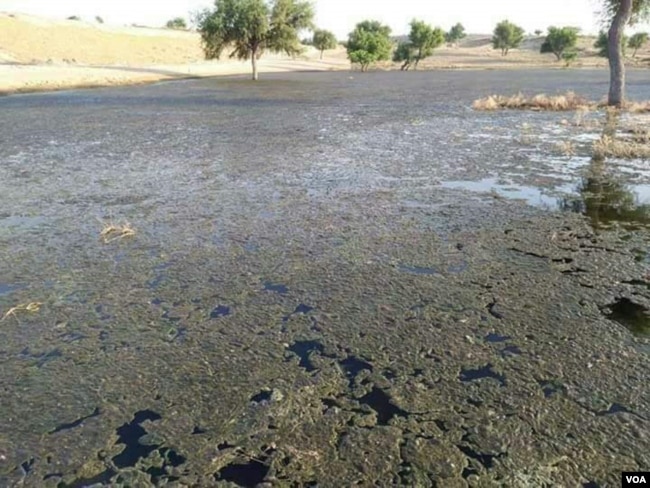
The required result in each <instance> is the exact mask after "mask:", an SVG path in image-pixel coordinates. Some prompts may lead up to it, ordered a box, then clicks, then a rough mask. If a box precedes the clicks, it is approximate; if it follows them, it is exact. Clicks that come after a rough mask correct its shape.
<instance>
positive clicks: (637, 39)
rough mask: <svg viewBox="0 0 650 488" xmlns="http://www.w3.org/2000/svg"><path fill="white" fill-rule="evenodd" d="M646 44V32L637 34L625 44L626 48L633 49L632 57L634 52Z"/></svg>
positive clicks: (634, 54) (634, 55)
mask: <svg viewBox="0 0 650 488" xmlns="http://www.w3.org/2000/svg"><path fill="white" fill-rule="evenodd" d="M646 42H648V33H647V32H637V33H636V34H634V35H633V36H632V37H630V40H629V41H628V43H627V47H629V48H630V49H634V52H633V53H632V57H633V58H634V57H636V52H637V51H638V50H639V49H640V48H642V47H643V45H644V44H645V43H646Z"/></svg>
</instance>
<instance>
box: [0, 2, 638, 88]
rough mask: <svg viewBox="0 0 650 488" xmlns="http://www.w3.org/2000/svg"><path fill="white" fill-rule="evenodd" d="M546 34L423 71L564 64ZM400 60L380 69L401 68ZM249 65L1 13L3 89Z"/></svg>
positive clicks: (592, 62) (158, 36)
mask: <svg viewBox="0 0 650 488" xmlns="http://www.w3.org/2000/svg"><path fill="white" fill-rule="evenodd" d="M593 41H594V39H593V38H582V39H581V41H580V42H581V45H580V51H581V53H580V58H579V60H578V62H576V63H575V66H576V67H597V66H602V67H605V66H606V61H605V60H604V59H603V58H600V57H598V56H596V54H595V52H594V50H593V48H592V44H593ZM541 42H542V39H541V38H530V39H528V40H527V41H525V43H524V44H523V45H522V47H521V49H515V50H513V51H511V53H510V54H509V55H508V56H506V57H503V56H501V54H500V52H499V51H495V50H494V49H492V47H491V45H490V36H489V35H473V36H469V37H468V38H467V39H465V40H464V41H463V42H462V43H460V45H458V46H444V47H441V48H439V49H437V50H436V52H435V54H434V55H433V56H432V57H430V58H428V59H426V60H425V61H423V62H422V63H421V64H420V66H421V68H422V69H439V68H451V69H494V68H518V67H534V66H539V67H542V66H543V67H549V68H550V67H557V68H561V67H563V64H562V63H558V62H557V61H556V60H555V57H554V56H553V55H552V54H544V55H542V54H539V46H540V45H541ZM649 55H650V53H649V52H648V50H645V51H643V52H639V55H638V58H637V60H635V61H634V63H633V64H636V65H645V66H648V59H649ZM395 67H396V66H395V65H394V64H393V63H384V64H381V65H379V66H378V67H377V68H378V69H394V68H395ZM349 68H350V65H349V63H348V61H347V59H346V56H345V51H344V50H343V49H342V48H339V49H337V50H335V51H328V52H326V54H325V57H324V59H323V60H320V59H319V54H318V53H317V52H316V51H315V50H313V49H311V50H308V51H307V52H306V53H305V55H304V56H301V57H300V58H298V59H291V58H288V57H283V56H278V55H265V56H264V58H263V59H262V60H261V62H260V71H261V72H262V73H264V72H277V71H297V70H335V69H349ZM249 72H250V65H249V63H248V62H239V61H232V60H228V59H226V60H223V61H205V60H204V59H203V52H202V50H201V44H200V38H199V36H198V34H197V33H195V32H187V31H174V30H169V29H153V28H142V27H115V26H108V25H104V24H97V23H89V22H83V21H73V20H53V19H44V18H39V17H33V16H28V15H23V14H10V13H2V12H0V94H2V93H14V92H24V91H36V90H55V89H61V88H70V87H90V86H106V85H122V84H135V83H148V82H153V81H159V80H166V79H176V78H187V77H192V76H215V75H230V74H246V73H249Z"/></svg>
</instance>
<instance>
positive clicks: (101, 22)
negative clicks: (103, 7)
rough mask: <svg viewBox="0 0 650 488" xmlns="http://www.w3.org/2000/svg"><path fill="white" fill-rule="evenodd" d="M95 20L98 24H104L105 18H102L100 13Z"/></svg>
mask: <svg viewBox="0 0 650 488" xmlns="http://www.w3.org/2000/svg"><path fill="white" fill-rule="evenodd" d="M95 22H97V23H98V24H103V23H104V19H102V18H101V17H100V16H99V15H97V16H95Z"/></svg>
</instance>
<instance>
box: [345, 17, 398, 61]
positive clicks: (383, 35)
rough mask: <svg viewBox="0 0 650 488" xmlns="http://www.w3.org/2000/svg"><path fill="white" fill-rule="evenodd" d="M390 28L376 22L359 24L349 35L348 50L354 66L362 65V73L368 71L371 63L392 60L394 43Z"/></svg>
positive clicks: (370, 21) (369, 21) (368, 21)
mask: <svg viewBox="0 0 650 488" xmlns="http://www.w3.org/2000/svg"><path fill="white" fill-rule="evenodd" d="M390 32H391V30H390V27H388V26H387V25H382V24H381V23H380V22H378V21H376V20H364V21H363V22H359V23H358V24H357V25H356V27H355V28H354V30H353V31H352V32H350V34H349V35H348V42H347V43H346V46H345V47H346V50H347V52H348V58H349V59H350V62H352V63H353V64H359V65H361V71H368V67H369V66H370V64H371V63H376V62H377V61H383V60H386V59H390V53H391V51H392V50H393V43H392V41H391V40H390Z"/></svg>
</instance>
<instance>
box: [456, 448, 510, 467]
mask: <svg viewBox="0 0 650 488" xmlns="http://www.w3.org/2000/svg"><path fill="white" fill-rule="evenodd" d="M456 447H458V449H460V451H461V452H462V453H463V454H465V456H467V457H468V458H471V459H475V460H476V461H478V462H479V463H481V465H483V467H484V468H485V469H492V468H493V467H494V460H495V459H499V458H501V457H505V456H506V453H503V452H500V453H498V454H484V453H480V452H478V451H475V450H474V449H472V448H471V447H470V446H468V445H463V444H459V445H458V446H456Z"/></svg>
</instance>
